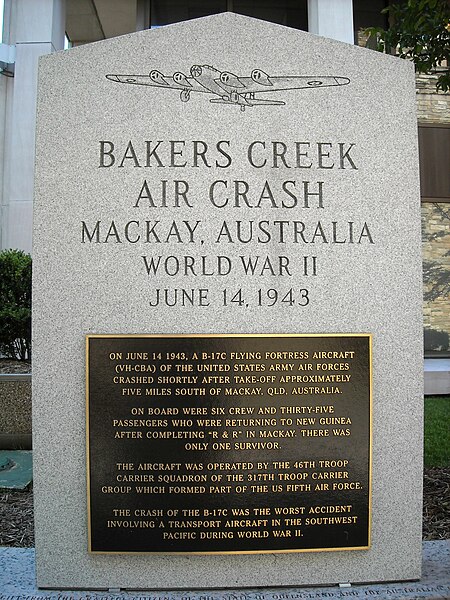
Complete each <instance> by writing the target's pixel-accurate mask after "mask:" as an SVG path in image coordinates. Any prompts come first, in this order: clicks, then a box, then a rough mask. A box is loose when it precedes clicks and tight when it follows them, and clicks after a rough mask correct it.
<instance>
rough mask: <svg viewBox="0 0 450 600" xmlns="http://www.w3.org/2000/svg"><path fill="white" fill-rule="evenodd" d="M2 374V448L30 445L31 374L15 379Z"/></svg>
mask: <svg viewBox="0 0 450 600" xmlns="http://www.w3.org/2000/svg"><path fill="white" fill-rule="evenodd" d="M6 377H7V376H5V375H3V376H0V397H1V399H2V403H1V410H0V448H8V449H12V448H17V447H29V446H30V444H31V376H30V378H29V379H28V380H25V381H13V380H10V379H9V378H8V380H5V379H6Z"/></svg>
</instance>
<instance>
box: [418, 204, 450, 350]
mask: <svg viewBox="0 0 450 600" xmlns="http://www.w3.org/2000/svg"><path fill="white" fill-rule="evenodd" d="M422 249H423V265H424V309H423V313H424V328H425V350H426V351H429V350H449V349H450V343H449V339H450V294H449V289H450V204H448V203H444V202H441V203H434V202H433V203H431V202H423V203H422Z"/></svg>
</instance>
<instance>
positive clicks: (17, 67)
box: [0, 0, 450, 353]
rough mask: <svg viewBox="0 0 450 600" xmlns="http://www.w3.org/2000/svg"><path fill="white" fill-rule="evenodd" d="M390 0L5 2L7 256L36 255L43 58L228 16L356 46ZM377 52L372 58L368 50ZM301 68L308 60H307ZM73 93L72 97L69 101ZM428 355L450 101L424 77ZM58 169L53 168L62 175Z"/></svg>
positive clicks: (442, 267)
mask: <svg viewBox="0 0 450 600" xmlns="http://www.w3.org/2000/svg"><path fill="white" fill-rule="evenodd" d="M386 3H387V2H386V1H385V0H4V20H3V37H2V44H1V46H0V73H1V76H0V249H5V248H20V249H23V250H25V251H27V252H31V251H32V215H33V195H34V178H33V173H34V137H35V109H36V82H37V68H38V59H39V56H41V55H43V54H48V53H51V52H55V51H58V50H62V49H63V48H64V46H65V35H66V34H67V38H68V39H69V41H70V44H71V45H73V46H78V45H81V44H86V43H91V42H95V41H99V40H102V39H106V38H110V37H115V36H118V35H123V34H126V33H131V32H134V31H138V30H142V29H147V28H149V27H160V26H163V25H167V24H170V23H175V22H179V21H185V20H188V19H193V18H198V17H203V16H206V15H210V14H215V13H220V12H224V11H232V12H237V13H240V14H243V15H247V16H251V17H256V18H259V19H262V20H266V21H271V22H275V23H279V24H281V25H286V26H288V27H293V28H296V29H302V30H305V31H310V32H311V33H315V34H318V35H321V36H324V37H330V38H334V39H338V40H340V41H343V42H347V43H350V44H354V43H356V44H358V43H359V44H362V43H364V36H361V35H360V32H361V30H362V29H364V28H366V27H371V26H381V27H386V25H387V23H386V21H385V17H384V16H382V15H381V11H382V9H383V8H384V7H385V5H386ZM368 51H369V50H368ZM299 63H301V56H299ZM68 93H70V91H68ZM417 107H418V125H419V150H420V161H421V196H422V221H423V223H422V231H423V257H424V329H425V352H426V353H427V352H431V353H442V352H449V351H450V169H449V165H450V94H443V93H437V92H436V89H435V78H434V77H433V76H419V77H417ZM57 167H58V166H57V165H55V168H57Z"/></svg>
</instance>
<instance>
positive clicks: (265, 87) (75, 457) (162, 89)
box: [33, 13, 422, 589]
mask: <svg viewBox="0 0 450 600" xmlns="http://www.w3.org/2000/svg"><path fill="white" fill-rule="evenodd" d="M414 102H415V97H414V77H413V67H412V65H410V64H408V63H406V62H403V61H400V60H396V59H394V58H392V57H389V56H385V55H381V54H377V53H372V52H370V51H368V50H365V49H361V48H358V47H354V46H349V45H347V44H343V43H341V42H336V41H333V40H329V39H324V38H320V37H317V36H313V35H311V34H308V33H305V32H302V31H297V30H293V29H288V28H285V27H282V26H278V25H274V24H269V23H265V22H262V21H258V20H256V19H251V18H248V17H242V16H239V15H236V14H232V13H225V14H221V15H216V16H213V17H207V18H204V19H199V20H194V21H190V22H186V23H182V24H178V25H172V26H168V27H164V28H161V29H158V30H154V31H144V32H139V33H135V34H131V35H127V36H123V37H121V38H115V39H111V40H107V41H104V42H100V43H96V44H91V45H89V46H83V47H79V48H75V49H72V50H70V51H68V52H62V53H57V54H54V55H50V56H45V57H43V58H42V59H41V64H40V76H39V101H38V129H37V159H36V209H35V226H34V292H33V293H34V296H33V306H34V317H33V319H34V320H33V323H34V342H33V343H34V364H33V403H34V406H33V425H34V442H33V444H34V463H35V514H36V561H37V576H38V585H39V586H40V587H43V588H64V587H65V588H72V589H73V588H85V589H86V588H96V589H98V588H106V589H117V588H121V589H122V588H131V589H138V588H142V589H145V588H153V589H158V588H159V589H170V588H191V589H194V588H208V587H211V588H214V587H222V588H223V587H233V586H234V587H236V586H241V587H252V586H253V587H255V586H293V585H306V584H311V585H313V584H333V583H343V582H369V581H389V580H411V579H417V578H419V577H420V565H421V469H422V460H421V456H422V442H421V436H422V381H421V372H422V338H421V332H422V312H421V286H422V280H421V255H420V213H419V192H418V166H417V139H416V136H417V133H416V120H415V104H414ZM394 557H395V559H394Z"/></svg>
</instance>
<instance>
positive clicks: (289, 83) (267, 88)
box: [106, 65, 350, 111]
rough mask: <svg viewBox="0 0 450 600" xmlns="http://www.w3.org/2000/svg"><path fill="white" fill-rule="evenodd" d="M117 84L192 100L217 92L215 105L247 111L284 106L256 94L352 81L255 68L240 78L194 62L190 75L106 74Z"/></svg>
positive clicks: (184, 100)
mask: <svg viewBox="0 0 450 600" xmlns="http://www.w3.org/2000/svg"><path fill="white" fill-rule="evenodd" d="M106 77H107V79H109V80H111V81H115V82H117V83H126V84H130V85H145V86H150V87H158V88H163V89H174V90H179V91H180V99H181V100H182V102H188V101H189V100H190V96H191V93H192V92H201V93H206V94H213V95H214V96H215V97H214V98H211V99H210V102H212V103H215V104H228V105H238V106H240V108H241V110H242V111H244V110H245V109H246V107H250V106H268V105H271V106H275V105H284V104H285V102H284V101H283V100H272V99H268V98H265V97H262V98H261V97H260V96H256V94H265V93H268V92H279V91H285V90H300V89H316V88H320V87H331V86H339V87H340V86H343V85H347V84H349V83H350V79H348V78H347V77H338V76H332V75H326V76H312V77H308V76H304V75H299V76H296V75H288V76H279V75H274V76H272V75H268V74H267V73H265V72H264V71H262V70H261V69H254V70H253V71H252V72H251V75H250V77H240V76H238V75H235V74H234V73H231V72H229V71H219V70H217V69H215V68H214V67H212V66H209V65H193V66H192V67H191V69H190V76H186V75H185V74H184V73H181V72H176V73H174V74H173V75H163V74H162V73H161V72H160V71H158V70H156V69H154V70H152V71H150V73H149V75H113V74H111V75H106Z"/></svg>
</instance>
